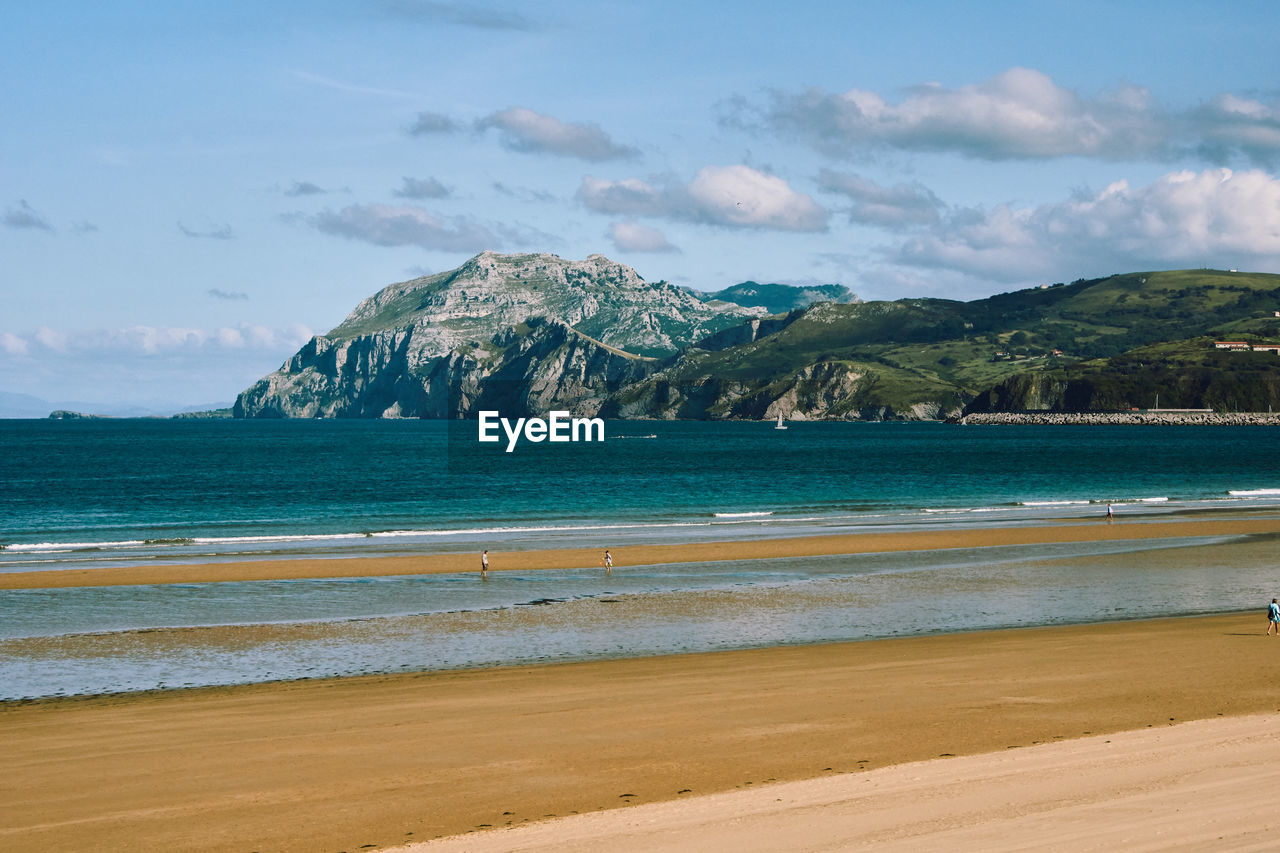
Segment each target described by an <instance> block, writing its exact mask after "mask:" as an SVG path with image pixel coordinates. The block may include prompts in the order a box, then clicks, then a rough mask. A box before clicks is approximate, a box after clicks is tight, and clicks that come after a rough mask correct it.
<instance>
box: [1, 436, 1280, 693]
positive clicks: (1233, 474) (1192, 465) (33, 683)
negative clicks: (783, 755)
mask: <svg viewBox="0 0 1280 853" xmlns="http://www.w3.org/2000/svg"><path fill="white" fill-rule="evenodd" d="M474 429H475V425H474V424H463V423H455V424H444V423H439V422H420V421H397V422H369V421H303V422H299V421H281V422H260V421H243V422H242V421H215V422H183V421H85V422H47V421H9V422H0V485H2V486H3V488H0V543H3V544H4V546H5V547H4V549H3V550H2V551H0V571H21V570H29V569H54V570H56V569H60V568H77V567H85V566H103V567H108V568H109V567H110V566H113V565H128V564H137V563H147V562H166V563H168V562H175V563H183V562H195V561H203V560H221V559H238V558H245V557H247V556H249V557H254V558H264V557H265V558H273V557H296V556H302V555H314V556H320V557H326V556H344V555H361V554H383V553H386V554H392V553H403V554H421V553H431V552H439V551H444V550H468V551H470V550H478V549H479V548H480V547H489V548H493V549H495V550H496V551H497V552H501V551H502V550H509V549H513V548H530V547H540V546H545V545H597V546H600V547H611V548H613V549H614V551H613V552H614V555H615V558H617V562H618V564H617V568H616V569H615V571H614V572H613V573H612V574H605V573H604V572H603V571H602V570H563V571H554V570H553V571H544V572H525V573H519V572H494V573H492V574H491V578H490V580H489V581H488V582H482V581H480V580H479V579H478V577H476V575H475V574H474V573H471V574H466V575H435V576H421V577H396V578H366V579H329V580H300V581H261V582H247V583H224V584H174V585H167V586H164V585H162V586H132V587H105V588H86V589H41V590H15V591H7V592H0V699H18V698H28V697H35V696H49V695H72V694H84V693H101V692H113V691H121V690H143V689H152V688H158V687H159V688H165V687H184V686H199V685H211V684H235V683H245V682H255V681H265V680H278V679H293V678H309V677H322V676H338V675H352V674H361V673H377V672H401V671H420V670H432V669H451V668H458V667H469V666H485V665H500V664H513V663H536V662H543V661H556V660H579V659H588V658H607V657H626V656H633V655H644V654H663V653H676V652H689V651H712V650H717V649H727V648H746V647H757V646H767V645H779V644H791V643H813V642H830V641H843V640H856V639H866V638H873V637H887V636H900V635H904V634H919V633H928V632H936V631H964V630H977V629H984V628H1000V627H1010V626H1022V625H1043V624H1059V623H1070V622H1088V621H1096V620H1105V619H1128V618H1139V617H1148V616H1161V615H1177V614H1196V613H1210V612H1217V611H1223V610H1233V609H1241V608H1250V607H1254V606H1258V607H1259V608H1260V607H1261V605H1259V604H1258V602H1260V601H1267V600H1270V598H1271V596H1273V595H1275V594H1276V590H1273V589H1272V585H1273V582H1274V563H1275V559H1274V557H1275V554H1276V553H1277V550H1276V543H1275V542H1274V541H1272V540H1271V539H1269V538H1266V537H1218V538H1205V539H1201V540H1192V541H1184V540H1179V541H1177V542H1166V541H1161V540H1142V541H1134V542H1097V543H1077V544H1069V545H1039V546H1017V547H1005V548H986V549H972V550H967V549H951V550H939V551H931V552H913V553H901V554H862V555H844V556H833V557H822V558H805V559H800V558H788V559H777V560H744V561H735V562H717V561H711V562H703V563H681V564H671V565H656V566H654V565H648V566H635V565H628V562H627V560H626V553H627V552H626V547H627V545H628V544H633V543H638V542H652V541H690V540H696V539H722V538H750V537H758V536H773V535H799V534H805V533H817V532H835V531H843V530H854V531H856V530H884V529H906V530H911V529H922V528H936V527H940V526H941V527H945V526H948V525H964V526H973V525H1016V524H1026V523H1035V522H1038V521H1043V520H1045V519H1047V518H1058V517H1064V516H1065V517H1071V516H1078V517H1094V518H1097V520H1098V523H1099V524H1102V523H1106V522H1104V521H1103V520H1102V516H1103V514H1104V513H1105V508H1106V505H1107V504H1108V503H1112V504H1114V506H1115V508H1116V514H1117V517H1118V519H1120V521H1121V523H1142V522H1143V521H1144V520H1151V519H1157V518H1159V517H1161V516H1162V515H1166V514H1169V513H1185V512H1209V513H1213V512H1219V513H1224V514H1225V513H1231V512H1235V511H1247V512H1249V513H1250V514H1253V515H1270V516H1275V515H1277V514H1280V453H1278V452H1277V451H1278V450H1280V447H1278V446H1277V445H1280V431H1273V430H1271V429H1268V428H1224V427H1210V428H1193V427H1152V428H1146V427H1052V428H1050V427H959V426H948V425H944V424H934V423H926V424H821V423H817V424H805V423H797V424H792V425H791V428H790V429H788V430H786V431H777V430H774V429H773V425H772V424H754V423H731V424H710V423H651V422H641V423H637V422H627V423H609V424H608V425H607V427H606V440H605V442H604V443H602V444H601V443H596V444H580V445H565V444H559V445H548V444H542V445H529V444H522V445H520V446H519V447H517V449H516V451H515V452H514V453H511V454H505V453H503V452H502V450H501V447H496V448H495V447H494V446H492V445H480V444H479V443H477V442H476V441H475V433H474ZM450 431H452V434H451V432H450Z"/></svg>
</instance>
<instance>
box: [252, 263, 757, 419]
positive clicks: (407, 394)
mask: <svg viewBox="0 0 1280 853" xmlns="http://www.w3.org/2000/svg"><path fill="white" fill-rule="evenodd" d="M761 313H762V311H761V309H750V308H744V307H742V306H738V305H732V304H729V303H725V302H711V303H707V302H703V301H701V300H698V299H696V298H695V297H693V296H692V295H690V294H689V293H687V292H685V291H683V290H681V289H679V288H676V287H673V286H671V285H669V284H666V283H665V282H658V283H656V284H651V283H649V282H646V281H644V280H643V279H642V278H640V276H639V275H637V274H636V273H635V271H634V270H632V269H631V268H630V267H626V266H623V265H622V264H618V263H615V262H613V261H611V260H609V259H608V258H605V257H603V256H601V255H592V256H591V257H589V258H587V259H586V260H585V261H566V260H563V259H561V258H558V257H556V256H555V255H548V254H535V255H498V254H495V253H493V252H485V253H483V254H481V255H477V256H476V257H474V258H472V259H471V260H469V261H467V262H466V263H465V264H463V265H462V266H461V267H459V268H458V269H456V270H452V271H450V272H446V273H441V274H438V275H434V276H426V277H423V278H418V279H414V280H412V281H407V282H401V283H398V284H393V285H391V286H389V287H386V288H383V289H382V290H381V291H379V292H378V293H376V294H374V295H373V296H371V297H369V298H368V299H366V300H364V301H363V302H361V303H360V304H359V305H358V306H357V307H356V309H355V310H354V311H353V312H352V313H351V315H350V316H348V317H347V319H346V320H345V321H343V323H342V324H341V325H339V326H338V327H337V328H335V329H334V330H333V331H331V332H329V333H328V334H326V335H319V336H316V337H314V338H312V339H311V340H310V341H308V342H307V343H306V344H305V345H304V346H303V347H302V349H300V350H299V351H298V352H297V353H296V354H295V355H294V356H293V357H292V358H290V359H289V360H288V361H287V362H285V364H284V365H283V366H282V367H281V368H280V369H279V370H277V371H276V372H275V373H272V374H270V375H268V376H266V377H264V378H263V379H261V380H259V381H258V382H257V383H255V384H254V385H253V386H252V387H251V388H249V389H248V390H246V391H245V392H243V393H242V394H240V396H239V397H238V398H237V400H236V403H235V408H234V413H235V416H236V417H278V418H315V417H364V418H376V417H426V418H441V417H459V416H466V415H468V414H470V413H472V412H474V411H476V409H477V408H501V409H502V411H503V412H504V414H511V415H518V414H520V409H516V408H513V407H515V406H520V407H526V408H527V410H528V411H530V412H532V411H539V412H545V411H547V410H548V409H549V408H563V409H569V410H571V411H573V413H574V414H576V415H584V414H590V415H594V414H595V412H596V411H598V410H599V408H600V406H601V405H602V403H603V401H604V400H605V399H606V398H607V397H608V396H609V395H610V394H611V393H613V392H614V391H616V390H618V389H619V388H621V387H623V386H624V385H627V384H629V383H632V382H635V381H637V380H638V379H640V378H642V377H643V376H644V375H646V374H647V373H648V372H651V370H652V369H653V366H654V361H653V360H654V359H656V358H660V357H664V356H671V355H673V354H675V353H676V352H677V351H678V350H679V349H681V348H682V347H684V346H686V345H688V344H690V343H692V342H694V341H696V340H699V339H701V338H703V337H706V336H708V335H710V334H713V333H715V332H717V331H720V330H722V329H725V328H728V327H731V326H736V325H739V324H740V323H742V322H743V321H744V320H745V319H749V318H752V317H755V316H758V315H759V314H761ZM497 401H503V405H502V406H501V407H499V406H498V405H496V403H497Z"/></svg>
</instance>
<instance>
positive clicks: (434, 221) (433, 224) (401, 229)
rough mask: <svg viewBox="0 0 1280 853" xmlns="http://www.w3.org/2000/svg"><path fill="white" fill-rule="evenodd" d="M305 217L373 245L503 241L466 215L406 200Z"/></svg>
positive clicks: (456, 246)
mask: <svg viewBox="0 0 1280 853" xmlns="http://www.w3.org/2000/svg"><path fill="white" fill-rule="evenodd" d="M305 221H306V222H308V223H309V224H310V225H311V226H312V227H314V228H316V229H318V230H320V231H322V232H324V233H326V234H333V235H336V236H338V237H346V238H348V239H350V240H361V241H363V242H366V243H373V244H374V245H375V246H420V247H422V248H424V249H439V250H443V251H450V252H472V251H483V250H484V249H491V248H493V247H495V246H500V245H502V241H501V240H499V239H498V237H497V235H496V234H494V233H493V232H492V231H491V230H489V229H488V228H486V227H485V226H483V225H481V224H480V223H478V222H475V221H474V220H471V219H469V218H467V217H465V216H453V217H443V216H438V215H436V214H434V213H431V212H429V211H427V210H425V209H423V208H421V207H417V206H414V205H408V204H400V205H390V204H352V205H348V206H346V207H344V208H342V209H341V210H337V211H333V210H325V211H322V212H320V213H317V214H314V215H312V216H308V217H305Z"/></svg>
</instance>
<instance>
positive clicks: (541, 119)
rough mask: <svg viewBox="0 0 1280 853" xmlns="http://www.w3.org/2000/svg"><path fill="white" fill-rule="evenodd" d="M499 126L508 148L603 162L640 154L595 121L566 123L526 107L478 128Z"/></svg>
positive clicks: (483, 121)
mask: <svg viewBox="0 0 1280 853" xmlns="http://www.w3.org/2000/svg"><path fill="white" fill-rule="evenodd" d="M488 128H496V129H497V130H498V131H499V132H500V138H501V141H502V144H503V146H504V147H506V148H508V149H510V150H512V151H521V152H525V153H529V154H554V155H557V156H560V157H575V158H577V159H579V160H588V161H591V162H600V161H604V160H624V159H627V158H630V157H635V156H638V155H639V153H640V152H639V151H638V150H636V149H635V148H632V147H630V146H627V145H619V144H618V143H616V142H614V141H613V139H611V138H610V136H609V134H607V133H605V132H604V131H603V130H601V129H600V127H599V126H597V125H595V124H587V123H574V122H564V121H561V120H560V119H558V118H554V117H553V116H549V115H543V114H542V113H536V112H534V111H533V110H530V109H526V108H524V107H511V108H510V109H505V110H502V111H501V112H496V113H493V114H492V115H489V116H487V117H485V118H483V119H481V120H479V121H477V122H476V129H477V130H487V129H488Z"/></svg>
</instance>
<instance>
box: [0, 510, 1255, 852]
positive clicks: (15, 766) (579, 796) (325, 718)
mask: <svg viewBox="0 0 1280 853" xmlns="http://www.w3.org/2000/svg"><path fill="white" fill-rule="evenodd" d="M1271 524H1272V525H1273V524H1274V523H1271ZM1096 527H1097V528H1098V529H1103V530H1118V529H1120V525H1116V526H1115V527H1112V528H1101V526H1096ZM1132 527H1133V528H1138V527H1143V528H1147V529H1156V528H1157V527H1158V525H1151V526H1148V525H1136V524H1135V525H1132ZM1059 529H1061V530H1063V531H1068V530H1071V529H1072V528H1059ZM1084 529H1090V530H1091V529H1094V528H1084ZM1012 532H1014V533H1017V532H1018V531H1016V530H1015V531H1012ZM1215 532H1224V531H1223V530H1222V529H1221V528H1220V527H1215V528H1213V529H1212V530H1210V531H1208V532H1205V533H1199V534H1197V535H1210V533H1215ZM1253 532H1262V531H1260V530H1254V531H1253ZM983 533H986V531H983ZM993 533H995V534H1003V533H1005V531H993ZM1159 535H1169V534H1168V533H1167V532H1166V533H1162V534H1159ZM1041 541H1042V540H1041ZM751 544H752V545H754V544H756V543H751ZM629 550H630V549H629ZM615 556H616V555H615ZM756 556H759V554H756ZM1265 627H1266V626H1265V622H1264V619H1263V616H1262V604H1261V603H1260V604H1259V608H1258V612H1256V613H1254V612H1250V613H1239V614H1224V615H1217V616H1207V617H1187V618H1180V619H1161V620H1149V621H1134V622H1119V623H1108V624H1099V625H1083V626H1071V627H1054V628H1030V629H1019V630H1009V631H994V632H981V633H970V634H951V635H937V636H929V637H917V638H910V639H892V640H876V641H868V642H860V643H843V644H830V645H815V646H802V647H785V648H770V649H758V650H749V651H734V652H722V653H714V654H696V655H680V656H669V657H658V658H641V659H629V660H615V661H600V662H588V663H574V664H557V665H547V666H537V667H509V668H500V669H490V670H473V671H465V672H445V673H431V674H420V675H400V676H377V677H364V678H351V679H338V680H326V681H311V682H291V683H284V684H265V685H251V686H244V687H236V688H217V689H202V690H190V691H173V692H160V693H150V694H135V695H122V696H114V697H96V698H86V699H62V700H41V701H35V702H25V703H9V704H5V705H0V738H2V739H3V742H4V743H5V749H4V750H0V848H30V849H40V850H54V851H57V850H84V849H100V850H136V849H166V850H196V849H199V850H214V851H221V850H227V851H231V850H238V851H244V850H254V849H261V850H285V851H289V850H298V851H303V850H305V851H314V850H356V849H359V848H362V847H365V848H370V847H388V846H395V845H403V844H406V843H408V842H414V841H423V840H427V839H431V838H433V837H436V836H445V835H455V834H459V833H466V832H470V831H476V830H485V829H491V828H500V827H504V826H507V825H512V826H514V825H519V824H523V823H526V822H535V821H540V820H542V819H544V818H548V817H553V816H564V815H569V814H572V813H585V812H596V811H602V810H611V809H612V810H619V809H620V810H625V811H628V812H631V813H636V814H638V812H636V811H635V807H636V806H637V805H639V804H643V803H658V802H664V801H668V802H670V801H674V802H676V803H677V804H679V805H684V802H683V801H685V800H690V799H692V798H696V797H701V796H703V795H707V794H716V793H724V792H731V791H744V790H750V789H754V788H756V787H757V786H761V785H766V784H773V783H777V782H794V781H800V780H814V779H819V780H822V781H835V780H834V777H836V776H837V775H838V774H852V780H857V779H859V778H863V777H867V776H868V774H867V771H871V770H874V769H876V768H884V767H888V766H890V765H901V764H904V763H908V762H919V761H930V760H933V759H942V762H941V763H942V764H943V765H946V764H948V763H949V762H951V761H953V760H954V757H956V756H974V755H980V754H983V753H1001V754H1010V755H1012V754H1015V753H1017V752H1022V751H1025V752H1027V753H1028V754H1030V753H1031V752H1033V751H1032V750H1026V748H1027V747H1032V746H1036V745H1039V744H1053V743H1055V742H1058V741H1069V740H1074V739H1081V738H1096V737H1098V736H1105V735H1109V734H1113V733H1116V732H1123V731H1129V730H1144V729H1148V728H1151V729H1153V730H1162V731H1170V732H1172V731H1174V730H1175V729H1176V724H1177V723H1181V722H1183V721H1188V720H1204V719H1215V718H1217V717H1219V716H1225V717H1237V716H1243V715H1255V714H1268V715H1273V714H1275V713H1277V711H1278V709H1280V682H1278V681H1277V679H1276V678H1275V676H1274V672H1275V665H1276V661H1277V659H1278V658H1277V656H1280V639H1276V638H1268V637H1266V636H1264V635H1263V631H1264V630H1265ZM1171 726H1174V728H1170V727H1171ZM1272 729H1274V726H1272ZM1104 739H1105V738H1104ZM1228 740H1230V738H1228ZM1268 743H1269V742H1268ZM1125 748H1126V749H1130V750H1131V753H1132V755H1134V756H1138V755H1141V754H1142V753H1141V749H1143V748H1145V747H1143V746H1142V745H1141V744H1137V745H1134V746H1132V747H1125ZM1262 748H1263V749H1267V750H1268V752H1267V754H1272V753H1271V752H1270V751H1269V750H1270V747H1268V746H1266V745H1265V744H1264V745H1263V746H1262ZM1203 752H1204V755H1205V756H1207V758H1206V760H1207V761H1208V762H1209V764H1210V769H1211V771H1212V774H1216V775H1214V778H1222V777H1229V776H1231V775H1232V774H1233V773H1234V772H1236V768H1237V766H1238V759H1239V753H1238V752H1236V753H1230V754H1227V753H1224V754H1223V757H1221V758H1220V759H1219V758H1215V757H1213V756H1214V753H1213V752H1212V750H1210V749H1208V748H1206V749H1205V750H1203ZM1158 760H1163V759H1158ZM1233 762H1237V764H1233ZM1131 764H1132V762H1131ZM927 766H934V765H933V764H931V765H927ZM1049 767H1050V770H1049V771H1046V773H1045V775H1046V776H1049V777H1052V778H1049V779H1047V780H1046V781H1049V782H1051V781H1054V780H1055V779H1056V781H1058V782H1059V783H1061V784H1062V785H1064V786H1066V787H1064V788H1063V789H1061V790H1062V791H1063V793H1062V795H1061V798H1066V799H1069V798H1070V797H1071V796H1072V794H1071V791H1072V790H1073V789H1072V788H1071V786H1072V785H1075V786H1076V788H1077V789H1081V790H1091V789H1092V788H1091V786H1090V785H1088V784H1084V783H1082V782H1081V779H1083V778H1085V777H1083V776H1081V775H1079V774H1078V773H1077V772H1076V769H1077V765H1075V764H1073V763H1071V762H1070V761H1068V762H1066V763H1064V764H1058V765H1050V766H1049ZM1241 772H1244V771H1241ZM1249 772H1252V771H1249ZM1175 775H1176V774H1175ZM828 777H830V778H828ZM1161 778H1163V779H1164V781H1163V782H1161V781H1156V782H1154V783H1152V785H1153V788H1154V789H1155V790H1160V789H1162V788H1163V787H1166V786H1168V785H1172V784H1173V783H1174V781H1176V780H1175V779H1173V777H1168V776H1166V777H1161ZM1250 778H1257V777H1250ZM844 781H846V782H848V781H851V780H844ZM1260 781H1264V780H1260ZM1135 784H1138V783H1135ZM1017 787H1018V786H1016V785H1015V786H1013V789H1016V788H1017ZM1010 790H1012V789H1010ZM1251 790H1252V791H1253V792H1254V797H1256V798H1259V799H1257V802H1256V803H1255V802H1253V801H1252V800H1249V799H1247V798H1246V799H1245V800H1241V801H1240V802H1243V803H1244V805H1245V807H1247V808H1248V809H1252V811H1251V812H1249V813H1251V814H1261V813H1262V812H1263V811H1265V810H1266V808H1268V807H1269V805H1270V803H1271V801H1272V799H1273V795H1272V791H1273V788H1272V786H1271V784H1269V782H1268V784H1265V786H1264V785H1262V784H1259V785H1256V786H1253V787H1252V789H1251ZM771 793H772V792H771ZM783 796H784V795H783V794H781V793H778V794H775V795H774V796H773V799H774V800H775V801H776V799H777V798H779V797H783ZM787 796H790V795H787ZM1051 796H1052V795H1051ZM1080 796H1083V794H1081V795H1080ZM1061 798H1060V799H1061ZM766 799H767V798H766ZM1219 799H1221V798H1219ZM1236 799H1238V798H1235V799H1232V800H1231V801H1232V802H1236ZM1181 802H1183V803H1184V804H1185V803H1186V802H1187V801H1186V800H1183V801H1181ZM1215 802H1217V801H1215ZM995 805H996V804H994V803H982V802H978V803H977V804H976V805H975V806H974V809H976V813H977V814H978V815H979V817H978V818H977V819H976V820H975V821H974V823H973V825H974V826H975V827H977V829H976V830H975V831H979V832H980V831H981V830H982V829H983V827H984V826H985V827H988V828H990V827H997V826H998V824H997V823H996V822H995V821H996V820H997V818H998V814H997V811H998V810H996V809H995ZM1139 805H1142V803H1140V804H1139ZM1146 805H1149V803H1147V804H1146ZM819 807H821V803H820V802H819V803H818V804H817V805H815V806H814V808H819ZM753 808H754V807H752V808H748V811H752V809H753ZM1223 808H1226V806H1223ZM755 811H758V809H755ZM1244 813H1245V812H1241V814H1244ZM807 814H808V815H809V818H808V819H809V820H810V821H813V820H814V815H815V814H825V811H823V812H815V811H813V810H812V809H811V810H810V811H808V812H807ZM984 814H985V815H986V817H985V818H984V817H982V815H984ZM1127 814H1128V815H1129V817H1128V819H1129V820H1130V821H1131V823H1133V825H1134V832H1135V833H1136V834H1137V835H1136V837H1138V838H1143V839H1146V838H1148V837H1149V836H1148V834H1147V830H1149V829H1150V828H1151V827H1153V826H1154V827H1156V828H1158V827H1159V826H1160V825H1161V823H1162V814H1161V812H1160V811H1159V810H1158V808H1148V809H1146V810H1141V809H1140V810H1139V813H1138V814H1137V816H1134V814H1133V812H1132V811H1130V812H1128V813H1127ZM1111 819H1112V820H1118V819H1119V818H1116V817H1114V816H1113V817H1112V818H1111ZM915 820H916V819H915V818H914V817H911V816H910V815H909V814H908V815H906V816H902V817H900V818H899V819H898V821H897V823H894V821H892V820H890V821H889V829H887V830H885V831H886V832H892V831H899V830H901V829H902V828H903V826H904V825H906V824H911V823H912V822H913V821H915ZM1236 823H1237V824H1240V823H1241V821H1239V820H1237V821H1236ZM1254 823H1255V824H1256V823H1258V821H1254ZM894 826H897V827H898V830H894V829H893V827H894ZM761 837H764V836H761ZM974 837H975V838H981V835H979V836H974ZM1165 838H1166V841H1167V840H1169V838H1168V836H1166V837H1165ZM1049 840H1050V841H1052V840H1053V839H1052V838H1050V839H1049ZM961 846H962V849H965V848H964V846H963V845H961ZM981 846H982V844H980V843H971V844H970V845H969V846H968V848H967V849H978V848H979V847H981ZM1210 846H1211V845H1210ZM584 849H585V848H584ZM775 849H776V848H775ZM916 849H918V848H916Z"/></svg>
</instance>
